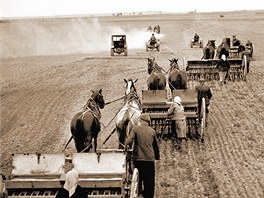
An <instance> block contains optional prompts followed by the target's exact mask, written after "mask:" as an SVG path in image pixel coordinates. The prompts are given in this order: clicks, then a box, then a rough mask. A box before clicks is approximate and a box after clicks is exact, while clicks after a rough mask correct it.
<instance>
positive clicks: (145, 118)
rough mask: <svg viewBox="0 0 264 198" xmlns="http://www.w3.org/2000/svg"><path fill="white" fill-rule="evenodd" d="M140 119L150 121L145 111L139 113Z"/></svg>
mask: <svg viewBox="0 0 264 198" xmlns="http://www.w3.org/2000/svg"><path fill="white" fill-rule="evenodd" d="M140 119H141V120H143V121H145V122H150V121H151V119H150V116H149V114H147V113H143V114H141V115H140Z"/></svg>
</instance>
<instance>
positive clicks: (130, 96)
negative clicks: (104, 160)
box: [116, 79, 142, 149]
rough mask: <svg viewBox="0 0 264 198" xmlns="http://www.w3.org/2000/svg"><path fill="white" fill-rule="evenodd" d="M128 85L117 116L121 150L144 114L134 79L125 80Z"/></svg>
mask: <svg viewBox="0 0 264 198" xmlns="http://www.w3.org/2000/svg"><path fill="white" fill-rule="evenodd" d="M124 81H125V83H126V91H125V96H126V97H125V99H124V105H123V107H122V108H121V109H120V111H119V112H118V114H117V116H116V131H117V133H118V136H119V149H122V148H123V149H124V144H125V140H126V138H127V137H128V135H129V133H130V131H131V129H132V128H133V126H135V125H138V124H139V121H140V115H141V112H142V108H141V102H140V99H139V97H138V95H137V91H136V88H135V85H134V83H135V82H136V81H137V80H135V81H133V80H132V79H128V80H126V79H124Z"/></svg>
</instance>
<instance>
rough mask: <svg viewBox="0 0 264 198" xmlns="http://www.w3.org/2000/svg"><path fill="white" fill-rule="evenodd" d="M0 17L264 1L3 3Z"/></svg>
mask: <svg viewBox="0 0 264 198" xmlns="http://www.w3.org/2000/svg"><path fill="white" fill-rule="evenodd" d="M0 6H1V9H0V17H35V16H59V15H78V14H102V13H117V12H138V11H140V12H144V11H163V12H189V11H194V10H196V11H197V12H212V11H233V10H264V0H250V1H243V0H218V1H213V0H0Z"/></svg>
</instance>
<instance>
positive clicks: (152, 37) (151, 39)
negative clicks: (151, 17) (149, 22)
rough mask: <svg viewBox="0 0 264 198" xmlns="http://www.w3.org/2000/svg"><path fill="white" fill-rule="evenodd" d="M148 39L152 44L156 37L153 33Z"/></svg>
mask: <svg viewBox="0 0 264 198" xmlns="http://www.w3.org/2000/svg"><path fill="white" fill-rule="evenodd" d="M149 41H150V44H151V45H154V44H155V43H156V42H157V39H156V37H155V35H154V33H153V34H152V35H151V37H150V39H149Z"/></svg>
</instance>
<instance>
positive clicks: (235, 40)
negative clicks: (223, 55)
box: [232, 35, 242, 46]
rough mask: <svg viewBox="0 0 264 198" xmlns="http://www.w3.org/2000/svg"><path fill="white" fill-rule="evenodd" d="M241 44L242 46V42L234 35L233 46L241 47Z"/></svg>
mask: <svg viewBox="0 0 264 198" xmlns="http://www.w3.org/2000/svg"><path fill="white" fill-rule="evenodd" d="M241 44H242V43H241V41H240V40H239V39H237V38H236V35H233V39H232V45H233V46H240V45H241Z"/></svg>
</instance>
